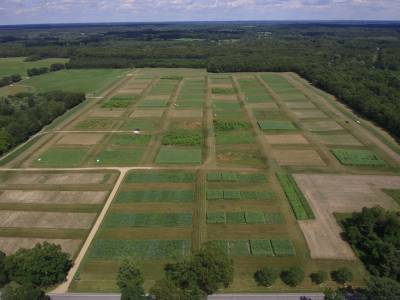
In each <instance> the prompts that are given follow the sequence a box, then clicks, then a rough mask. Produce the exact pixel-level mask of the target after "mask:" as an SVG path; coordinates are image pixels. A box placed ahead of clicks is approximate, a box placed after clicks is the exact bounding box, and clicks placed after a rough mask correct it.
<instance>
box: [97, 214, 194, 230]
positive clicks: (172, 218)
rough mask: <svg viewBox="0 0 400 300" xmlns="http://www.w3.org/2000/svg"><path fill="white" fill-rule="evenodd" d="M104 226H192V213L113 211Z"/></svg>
mask: <svg viewBox="0 0 400 300" xmlns="http://www.w3.org/2000/svg"><path fill="white" fill-rule="evenodd" d="M104 226H105V227H106V228H126V227H190V226H192V214H191V213H179V214H171V213H168V214H162V213H143V214H136V213H112V214H110V215H109V216H108V217H107V218H106V220H105V224H104Z"/></svg>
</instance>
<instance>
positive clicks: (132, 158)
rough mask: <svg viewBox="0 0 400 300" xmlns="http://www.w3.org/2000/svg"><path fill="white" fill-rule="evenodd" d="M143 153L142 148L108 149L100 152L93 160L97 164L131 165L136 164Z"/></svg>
mask: <svg viewBox="0 0 400 300" xmlns="http://www.w3.org/2000/svg"><path fill="white" fill-rule="evenodd" d="M143 153H144V149H143V148H129V149H110V150H104V151H102V152H100V153H99V154H98V155H97V156H96V158H95V160H96V164H98V165H110V164H117V165H125V164H128V165H131V164H137V163H138V162H139V161H140V159H141V158H142V155H143Z"/></svg>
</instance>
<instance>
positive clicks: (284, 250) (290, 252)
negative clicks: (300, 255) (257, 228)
mask: <svg viewBox="0 0 400 300" xmlns="http://www.w3.org/2000/svg"><path fill="white" fill-rule="evenodd" d="M271 244H272V248H273V249H274V253H275V255H276V256H294V255H296V250H295V248H294V245H293V243H292V241H291V240H271Z"/></svg>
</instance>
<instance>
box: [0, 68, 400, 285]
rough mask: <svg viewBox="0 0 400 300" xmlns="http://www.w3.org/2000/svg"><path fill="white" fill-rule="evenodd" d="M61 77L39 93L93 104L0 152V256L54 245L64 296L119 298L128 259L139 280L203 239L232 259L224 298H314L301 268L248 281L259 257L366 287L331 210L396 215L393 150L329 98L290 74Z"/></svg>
mask: <svg viewBox="0 0 400 300" xmlns="http://www.w3.org/2000/svg"><path fill="white" fill-rule="evenodd" d="M62 72H64V71H62ZM62 72H60V73H59V75H57V76H59V77H58V79H54V78H50V77H49V78H48V81H47V83H49V86H48V87H46V88H44V83H43V80H45V81H46V78H45V77H42V76H39V77H42V78H39V77H38V78H37V79H36V80H39V81H41V83H39V84H40V86H41V87H40V88H38V90H44V89H50V88H53V87H59V86H60V87H62V86H64V87H65V88H66V89H71V90H78V89H82V90H83V91H85V92H95V91H96V93H97V94H96V96H97V97H95V98H92V99H91V100H90V101H88V103H87V104H86V105H85V106H82V107H78V108H76V110H74V111H72V112H70V113H69V114H68V115H66V116H64V117H63V119H62V120H59V121H57V122H56V123H55V124H52V125H50V126H48V127H47V129H46V131H45V132H43V133H42V134H41V135H39V136H37V137H36V138H35V139H34V140H33V141H31V142H29V143H27V144H26V145H24V146H23V147H21V149H18V150H17V151H16V152H15V153H12V154H11V155H10V156H9V157H5V158H4V159H3V160H2V168H3V170H1V168H0V217H1V218H0V220H1V221H0V249H4V250H5V251H7V253H10V252H13V251H15V249H17V248H18V247H20V246H24V247H30V246H32V245H33V244H34V243H36V242H38V241H42V240H45V239H47V240H51V241H53V242H55V243H59V244H61V245H62V246H63V247H65V248H64V249H65V250H66V251H68V252H70V253H71V254H72V255H73V256H74V258H76V261H75V264H76V268H75V269H74V270H73V273H72V275H71V276H70V277H69V281H68V282H67V284H66V286H67V287H68V289H69V291H73V292H115V291H117V290H118V288H117V286H116V274H117V271H118V268H119V266H120V263H121V261H122V260H123V258H125V257H131V258H133V259H135V260H136V261H138V263H139V264H140V266H141V267H142V269H143V271H144V277H145V287H146V288H149V287H151V286H152V284H153V283H154V282H155V281H156V280H157V279H159V278H160V276H161V274H162V270H163V267H164V266H165V264H166V263H168V262H171V261H175V260H177V259H182V258H185V257H188V256H189V255H190V254H191V253H193V252H194V251H196V250H198V249H199V248H200V246H201V245H202V243H204V242H206V241H211V242H214V243H216V244H218V245H220V246H221V247H222V248H223V249H224V251H226V253H228V254H229V255H230V256H231V257H232V258H233V261H234V266H235V278H234V282H233V284H232V285H231V286H230V287H229V288H228V289H226V290H224V291H226V292H263V291H264V292H265V291H304V290H307V291H321V288H320V287H318V286H316V285H313V284H312V282H311V280H310V279H309V278H308V277H307V278H306V279H305V281H304V282H303V283H302V284H301V285H300V286H298V287H297V288H290V287H288V286H287V285H285V284H284V283H283V282H281V281H280V280H278V281H277V282H276V283H275V284H274V285H273V286H272V287H271V288H264V287H261V286H257V285H256V283H255V281H254V279H253V274H254V272H255V271H256V270H258V269H260V268H262V267H264V266H267V265H268V266H273V267H276V268H278V269H283V268H288V267H291V266H299V267H301V268H303V269H304V270H305V272H306V273H307V274H308V273H311V272H316V271H319V270H325V271H328V272H329V271H331V270H334V269H337V268H338V267H344V266H346V267H349V268H351V270H352V271H353V273H354V281H353V283H352V285H353V286H355V287H358V286H363V285H364V284H365V281H364V278H365V274H366V271H365V269H364V267H363V266H362V264H361V262H360V261H359V260H358V259H357V258H356V256H355V255H354V253H353V251H352V250H351V248H350V247H349V246H348V245H347V244H346V243H345V242H344V241H343V240H342V239H341V237H340V227H339V226H338V224H337V222H336V219H335V213H351V212H353V211H358V210H360V209H361V208H362V207H363V206H373V205H381V206H383V207H386V208H396V207H397V209H399V207H398V201H399V200H398V199H399V198H400V197H399V193H398V191H399V190H400V183H399V178H400V177H399V176H398V174H399V170H400V169H399V163H400V158H399V157H398V155H397V154H396V153H395V152H393V151H392V150H391V149H389V147H388V146H387V145H386V144H385V143H383V142H381V141H380V139H378V138H376V136H375V135H374V133H373V132H370V131H368V130H366V129H365V128H364V127H361V126H360V125H359V124H358V123H356V122H354V121H353V120H352V119H350V118H348V117H347V114H348V113H349V112H348V111H345V112H346V113H344V109H343V110H342V109H340V108H338V107H337V106H335V105H333V104H332V100H331V99H330V98H324V97H322V96H321V95H320V94H319V93H318V92H317V91H316V90H314V89H313V88H312V87H310V86H309V85H308V84H307V83H305V82H304V81H303V80H302V79H300V78H299V77H298V76H296V75H295V74H291V73H235V74H207V73H206V72H205V70H196V69H134V70H129V71H128V70H108V73H105V72H104V70H82V71H75V70H74V71H73V72H78V73H75V76H72V73H71V74H66V73H62ZM65 72H67V71H65ZM68 72H69V71H68ZM79 72H81V73H79ZM84 72H87V73H86V74H83V73H84ZM57 73H58V72H57ZM44 76H46V75H44ZM64 76H67V77H68V78H66V77H64ZM96 76H98V77H96ZM32 80H34V79H32ZM53 80H54V84H53V83H51V82H52V81H53ZM86 80H87V81H86ZM55 81H57V82H55ZM79 82H81V83H79ZM113 82H114V84H112V83H113ZM110 84H111V86H110ZM377 130H378V129H377ZM9 169H12V170H14V169H15V171H10V170H9ZM16 174H17V175H18V176H17V175H16ZM32 174H34V176H33V175H32ZM71 174H74V176H72V175H71ZM87 174H90V176H86V175H87ZM109 195H111V196H110V197H108V196H109ZM396 201H397V202H396ZM100 212H102V213H100ZM93 224H96V226H93ZM89 233H91V234H89ZM82 245H83V246H82ZM2 247H3V248H2ZM78 253H79V255H77V254H78ZM335 286H336V284H335V283H334V282H332V281H328V282H327V283H326V284H325V285H324V287H335Z"/></svg>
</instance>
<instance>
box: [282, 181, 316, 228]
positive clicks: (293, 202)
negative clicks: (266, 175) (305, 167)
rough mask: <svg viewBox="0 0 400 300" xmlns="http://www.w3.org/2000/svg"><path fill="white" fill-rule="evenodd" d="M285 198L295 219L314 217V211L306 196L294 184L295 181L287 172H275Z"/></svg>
mask: <svg viewBox="0 0 400 300" xmlns="http://www.w3.org/2000/svg"><path fill="white" fill-rule="evenodd" d="M276 176H277V177H278V180H279V183H280V184H281V186H282V188H283V191H284V192H285V195H286V198H287V199H288V201H289V203H290V206H291V207H292V210H293V213H294V215H295V217H296V219H297V220H310V219H315V216H314V213H313V211H312V209H311V207H310V206H309V204H308V202H307V200H306V198H305V197H304V195H303V193H302V192H301V190H300V189H299V187H298V186H297V184H296V181H295V180H294V179H293V177H292V176H291V175H289V174H283V173H277V174H276Z"/></svg>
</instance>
